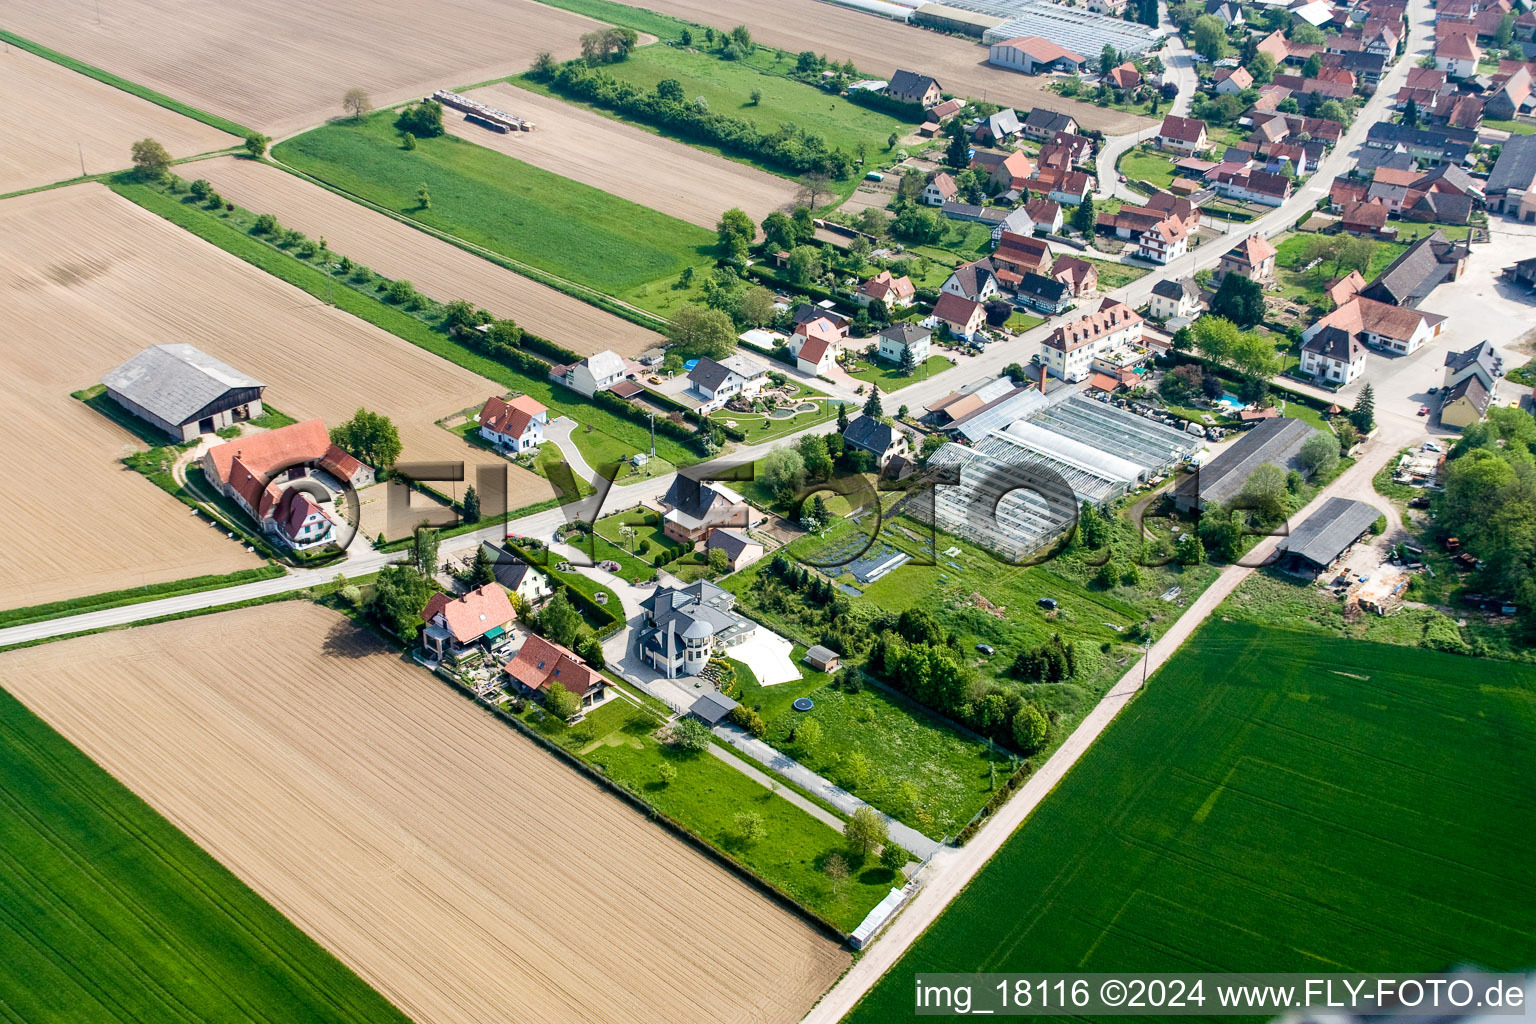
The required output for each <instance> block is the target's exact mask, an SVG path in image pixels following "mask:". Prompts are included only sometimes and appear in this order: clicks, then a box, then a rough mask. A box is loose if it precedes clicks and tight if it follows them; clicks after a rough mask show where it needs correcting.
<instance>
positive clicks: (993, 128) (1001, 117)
mask: <svg viewBox="0 0 1536 1024" xmlns="http://www.w3.org/2000/svg"><path fill="white" fill-rule="evenodd" d="M1023 127H1024V126H1023V125H1021V124H1020V123H1019V115H1018V113H1017V112H1015V111H1014V109H1013V108H1012V107H1007V108H1005V109H1003V110H999V111H998V112H997V113H995V114H993V115H992V116H991V117H989V118H987V131H988V132H990V133H991V135H992V138H994V139H1006V138H1007V137H1008V136H1010V135H1015V134H1017V133H1018V132H1019V131H1021V130H1022V129H1023Z"/></svg>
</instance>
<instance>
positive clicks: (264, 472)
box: [202, 419, 374, 548]
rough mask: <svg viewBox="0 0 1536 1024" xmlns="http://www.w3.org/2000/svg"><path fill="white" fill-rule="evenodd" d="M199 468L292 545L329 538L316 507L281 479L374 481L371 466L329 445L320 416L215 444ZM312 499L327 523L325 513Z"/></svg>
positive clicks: (337, 483)
mask: <svg viewBox="0 0 1536 1024" xmlns="http://www.w3.org/2000/svg"><path fill="white" fill-rule="evenodd" d="M202 467H203V475H204V476H205V477H206V478H207V480H208V482H209V483H210V484H212V485H213V487H214V488H215V489H217V490H218V491H219V492H220V493H222V494H224V495H226V496H227V497H228V498H229V499H230V500H231V501H233V502H234V503H235V504H237V505H239V506H240V508H241V509H243V510H244V511H245V513H246V514H247V515H249V516H250V517H251V518H252V519H254V520H255V521H256V525H257V526H258V527H260V528H261V530H262V532H264V533H267V534H271V535H272V536H275V537H277V538H278V539H279V540H281V541H282V542H283V543H285V544H287V545H288V546H289V547H294V548H298V547H301V546H302V547H314V546H315V545H317V544H321V543H324V542H325V541H328V540H330V539H331V538H330V536H329V535H328V532H327V530H326V529H325V528H323V527H322V526H321V525H320V519H318V518H316V516H315V514H314V512H315V510H310V509H308V508H307V507H306V506H305V505H304V504H303V503H302V502H298V499H296V498H292V497H289V495H290V494H291V493H292V492H293V490H294V488H291V487H288V488H285V487H284V484H286V483H289V482H291V481H294V480H298V479H303V478H315V479H317V480H319V481H320V482H322V483H325V485H326V489H327V490H334V489H335V487H336V486H351V487H353V488H358V489H360V488H363V487H367V486H368V485H369V484H371V483H373V481H374V474H373V470H372V469H371V468H370V467H368V466H366V465H364V464H363V463H362V462H360V461H358V460H357V459H355V458H353V457H352V456H351V455H348V454H347V453H346V452H344V451H342V450H341V449H340V448H338V447H336V445H334V444H332V443H331V436H330V434H329V433H328V432H327V431H326V429H325V423H324V421H322V420H318V419H315V420H305V421H304V422H303V423H293V424H290V425H289V426H286V427H279V428H278V429H276V430H267V431H263V432H262V433H259V434H252V435H250V436H248V437H240V438H236V439H235V440H233V441H226V442H225V443H224V444H218V445H214V446H213V447H212V448H209V449H208V450H207V451H206V452H204V453H203V458H202ZM327 477H329V478H330V480H329V481H327V480H326V479H325V478H327ZM333 485H335V486H333ZM309 500H310V501H311V502H313V497H311V498H310V499H309ZM295 502H298V504H297V507H295ZM315 504H316V509H317V510H319V513H320V515H321V516H324V517H325V521H326V523H328V524H329V523H330V519H329V516H327V515H326V514H325V512H324V510H323V509H319V505H318V503H315ZM300 511H302V512H303V514H302V515H299V514H298V512H300ZM317 538H318V539H317Z"/></svg>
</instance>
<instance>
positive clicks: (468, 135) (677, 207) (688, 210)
mask: <svg viewBox="0 0 1536 1024" xmlns="http://www.w3.org/2000/svg"><path fill="white" fill-rule="evenodd" d="M471 95H473V96H474V97H475V99H477V100H479V101H481V102H482V103H488V104H490V105H491V106H493V107H497V108H500V109H502V110H505V111H507V112H508V113H511V114H516V115H517V116H518V117H526V118H527V119H528V120H530V121H532V122H534V123H535V124H536V125H537V126H538V127H537V130H535V131H532V132H509V133H507V134H505V135H501V134H498V133H496V132H493V131H488V130H486V129H484V128H480V127H478V126H476V125H473V124H470V123H469V122H467V121H465V120H464V119H463V118H461V117H457V116H453V117H449V116H444V118H443V124H444V125H445V126H446V127H447V128H448V130H449V131H450V132H452V133H453V134H454V135H457V136H458V137H459V138H461V139H467V140H469V141H470V142H474V143H477V144H479V145H482V146H488V147H490V148H491V149H496V150H500V151H501V152H503V153H507V154H509V155H511V156H515V157H517V158H518V159H519V160H524V161H526V162H528V163H530V164H533V165H535V166H537V167H542V168H544V169H545V170H547V171H553V172H554V173H556V174H559V175H563V176H564V177H567V178H574V179H575V180H576V181H580V182H585V183H586V184H588V185H592V186H593V187H595V188H600V189H602V190H603V191H605V192H609V193H612V194H613V195H616V196H623V197H624V198H625V199H629V200H631V201H633V202H636V203H639V204H640V205H641V206H649V207H650V208H651V209H653V210H660V211H661V212H662V213H666V214H671V215H672V216H674V217H677V218H679V219H681V220H686V221H691V222H692V223H694V224H698V225H701V226H702V227H706V228H709V229H710V230H714V227H715V224H716V223H717V222H718V221H719V220H720V213H721V211H723V210H727V209H730V208H731V207H733V206H739V207H741V208H742V209H743V210H745V211H747V213H748V214H750V215H751V217H752V220H753V222H754V223H756V222H760V221H762V219H763V218H764V217H767V216H768V215H769V214H770V213H772V212H773V211H775V210H787V209H791V208H793V206H794V199H795V190H796V186H795V183H794V182H792V181H789V180H788V179H786V178H779V177H776V176H774V175H772V174H769V173H767V172H766V171H760V170H758V169H756V168H755V167H749V166H747V165H746V164H740V163H737V162H735V161H734V160H727V159H725V158H724V157H721V156H716V155H715V154H713V153H706V152H704V151H702V150H698V149H694V148H692V147H690V146H685V145H683V144H682V143H680V142H674V141H673V140H671V139H667V138H663V137H662V136H660V135H656V134H654V133H652V132H648V131H644V130H642V129H640V128H636V127H633V126H632V125H628V124H625V123H624V122H622V121H616V120H614V119H613V118H611V117H604V116H603V115H601V114H598V113H594V112H593V111H590V110H586V109H583V108H581V107H577V106H574V105H572V104H569V103H562V102H561V101H560V100H557V99H553V98H551V97H548V96H542V95H540V94H539V93H536V92H529V91H528V90H526V89H519V88H517V87H516V86H513V85H507V84H505V83H501V84H497V85H489V86H486V87H485V88H483V89H476V90H474V92H473V93H472V94H471Z"/></svg>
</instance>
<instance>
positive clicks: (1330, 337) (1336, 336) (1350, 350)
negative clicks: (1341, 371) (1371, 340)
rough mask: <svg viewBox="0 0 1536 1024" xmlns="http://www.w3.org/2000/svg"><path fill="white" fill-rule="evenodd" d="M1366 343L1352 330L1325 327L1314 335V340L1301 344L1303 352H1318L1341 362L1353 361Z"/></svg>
mask: <svg viewBox="0 0 1536 1024" xmlns="http://www.w3.org/2000/svg"><path fill="white" fill-rule="evenodd" d="M1364 347H1365V345H1364V344H1363V343H1362V342H1361V341H1360V340H1359V339H1358V338H1356V337H1355V336H1354V335H1353V334H1351V333H1350V332H1348V331H1346V330H1343V329H1342V328H1339V327H1324V328H1323V329H1322V330H1320V331H1318V332H1317V333H1316V334H1314V335H1312V340H1310V341H1308V342H1306V343H1304V344H1303V345H1302V346H1301V349H1302V351H1303V352H1316V353H1317V354H1318V355H1320V356H1324V357H1326V358H1328V359H1332V360H1335V361H1337V362H1340V363H1352V362H1354V361H1355V356H1356V355H1358V354H1359V353H1360V351H1361V349H1363V348H1364Z"/></svg>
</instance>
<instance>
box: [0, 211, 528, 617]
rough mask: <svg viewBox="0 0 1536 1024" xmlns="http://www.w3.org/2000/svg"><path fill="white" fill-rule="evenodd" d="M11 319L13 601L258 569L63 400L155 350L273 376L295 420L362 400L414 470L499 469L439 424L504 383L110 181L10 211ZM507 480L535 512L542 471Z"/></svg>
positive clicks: (8, 426)
mask: <svg viewBox="0 0 1536 1024" xmlns="http://www.w3.org/2000/svg"><path fill="white" fill-rule="evenodd" d="M0 323H3V324H5V325H7V327H6V329H5V330H3V331H0V362H3V365H4V366H5V368H6V373H4V374H3V375H0V396H3V400H0V434H3V436H5V437H6V438H7V440H8V442H9V443H7V444H6V445H5V446H3V448H0V470H4V474H5V475H4V479H5V484H4V494H5V500H6V504H7V505H8V507H9V508H10V510H11V513H12V515H13V516H14V517H15V521H17V522H23V523H30V524H32V525H31V526H30V527H28V528H25V529H19V530H12V531H11V532H10V533H9V535H8V536H7V538H6V551H5V555H6V557H4V558H0V594H3V595H4V598H5V600H4V604H5V606H7V607H20V606H23V605H30V604H36V603H41V602H44V601H52V600H58V599H61V598H65V597H72V596H78V595H80V594H89V593H100V592H102V591H106V590H115V589H118V588H120V587H130V586H137V585H141V584H144V583H149V582H158V581H164V580H174V579H182V578H184V577H187V576H193V575H199V574H202V573H209V572H228V571H230V570H232V569H236V568H241V567H245V566H250V565H256V564H259V563H258V562H257V561H256V559H255V557H254V556H252V555H246V554H244V552H242V551H241V550H240V548H239V547H237V546H236V545H235V543H234V542H233V541H230V540H228V539H224V538H221V537H219V536H218V534H217V533H216V532H215V531H214V530H213V529H212V528H210V527H208V526H206V525H199V524H198V522H197V520H195V519H193V518H192V517H191V515H190V513H189V512H188V511H187V510H186V508H185V507H184V506H183V505H181V504H179V503H178V502H176V501H175V500H174V499H172V498H171V497H170V496H169V495H167V494H165V493H163V492H162V491H160V490H159V489H157V488H156V487H155V486H154V485H153V484H152V483H150V482H149V480H147V479H145V478H144V477H142V476H139V475H138V474H137V473H133V472H131V471H129V470H126V469H124V468H123V467H122V466H121V465H119V464H118V462H117V460H118V458H119V457H120V455H121V454H122V452H123V451H124V450H125V448H127V447H129V446H130V445H136V444H137V443H136V442H135V441H134V439H133V437H132V436H131V435H130V434H128V433H127V432H126V431H124V430H123V429H122V428H121V427H119V426H117V425H116V424H114V423H112V422H111V421H110V420H108V419H106V418H105V417H104V416H102V415H100V414H98V413H96V412H94V411H92V410H90V409H89V408H87V407H86V406H84V405H82V404H81V403H80V402H78V401H76V400H74V399H72V398H71V397H70V392H72V391H75V390H78V389H81V388H85V387H89V386H91V385H93V384H95V383H96V382H97V381H99V380H100V379H101V375H102V374H103V373H105V372H106V371H107V370H110V369H111V368H112V367H114V366H116V365H117V364H118V363H120V362H122V361H123V360H125V359H127V358H128V357H129V356H131V355H133V354H134V353H136V352H138V351H139V350H140V349H142V348H144V347H146V346H149V345H155V344H160V343H163V342H186V343H188V344H192V345H196V346H197V347H198V348H201V349H203V350H204V351H206V352H209V353H211V354H212V355H214V356H217V357H218V358H220V359H223V360H224V361H225V362H228V363H229V364H231V365H232V366H235V367H238V368H240V369H242V370H244V371H245V372H247V373H249V374H251V375H252V376H254V377H256V378H257V379H258V380H261V381H263V382H264V383H266V384H267V392H266V399H267V401H268V402H270V404H271V405H272V406H274V407H275V408H277V409H280V410H282V411H283V412H285V413H287V414H289V415H290V416H295V417H299V418H306V417H311V416H321V417H324V419H325V420H326V422H327V423H328V424H334V423H337V422H340V421H341V420H344V419H346V418H347V417H349V416H350V415H351V414H352V413H353V411H354V410H356V409H357V408H358V407H359V406H364V407H367V408H369V409H372V410H374V411H376V412H381V413H384V414H385V415H387V416H389V417H391V418H392V419H393V420H394V422H395V424H396V426H397V427H398V428H399V430H400V439H401V442H402V444H403V446H404V449H405V451H404V454H403V456H402V458H404V459H406V460H446V459H463V460H465V461H466V462H468V463H470V464H471V465H475V464H477V463H479V462H480V461H482V460H485V461H495V457H494V456H492V455H490V454H488V453H486V452H483V451H481V450H480V449H478V448H472V447H471V446H469V445H467V444H465V443H464V442H462V441H461V440H459V439H458V438H457V437H455V436H454V435H452V434H450V433H449V432H447V431H446V430H443V429H442V428H440V427H438V426H436V420H438V419H439V418H441V417H443V416H446V415H449V414H451V413H454V412H457V411H458V410H460V409H463V408H466V407H468V406H470V405H478V404H480V403H481V402H483V401H484V400H485V399H486V398H487V397H489V396H490V395H492V394H498V393H501V392H502V390H503V388H502V386H501V385H500V384H497V383H495V382H492V381H489V380H486V379H485V378H483V377H479V376H477V375H476V374H473V373H470V372H469V371H467V370H464V369H461V368H459V367H457V366H455V365H453V364H452V363H449V362H446V361H444V360H441V359H438V358H436V357H435V356H432V355H430V354H428V353H426V352H424V351H422V350H421V349H419V348H416V347H415V346H413V345H410V344H408V343H407V342H405V341H402V340H401V339H399V338H397V337H395V336H394V335H392V334H388V333H386V332H384V331H382V330H379V329H378V328H376V327H374V326H372V325H371V324H368V323H365V322H364V321H362V320H358V319H356V318H354V317H352V316H349V315H348V314H345V313H342V312H340V311H339V310H335V309H332V308H330V307H328V306H326V305H325V304H324V303H321V302H318V301H316V300H315V299H314V298H312V297H311V296H310V295H308V294H306V293H304V292H302V291H299V290H298V289H297V288H294V287H292V286H291V285H288V284H285V283H283V282H282V281H279V280H278V279H277V278H275V277H271V276H269V275H268V274H266V273H264V272H263V271H260V270H257V269H256V268H255V267H252V266H250V265H248V264H246V263H243V262H241V261H240V260H238V259H236V258H235V257H233V256H230V255H229V254H227V253H225V252H224V251H222V250H220V249H218V248H215V247H214V246H212V245H210V244H209V243H207V242H204V241H202V240H201V239H199V238H197V237H196V236H194V235H192V234H190V233H189V232H186V231H183V230H182V229H181V228H179V227H176V226H175V225H173V224H171V223H169V222H168V221H164V220H162V219H160V218H159V217H156V216H155V215H153V214H151V213H149V212H148V211H145V210H142V209H140V208H139V207H137V206H134V205H133V204H132V203H130V202H128V201H127V200H126V199H123V198H122V197H120V196H117V195H114V194H113V193H112V192H110V191H109V190H107V189H106V188H105V187H103V186H101V185H97V184H84V185H72V186H69V187H67V188H61V189H55V190H53V191H51V192H37V193H33V194H31V195H27V196H18V197H15V198H12V199H7V200H5V201H3V202H0ZM140 447H142V446H140ZM470 472H471V474H472V473H473V470H470ZM511 473H512V476H511V478H510V479H509V485H510V487H511V488H512V493H516V494H520V495H530V497H528V499H527V500H528V501H529V502H532V501H537V500H541V498H542V496H544V495H547V494H548V493H549V486H548V484H547V482H546V481H545V480H544V479H543V478H542V477H538V476H535V475H534V474H532V473H529V472H528V471H526V470H522V469H517V468H515V467H514V468H512V469H511ZM471 478H472V477H471ZM65 552H67V555H66V554H65Z"/></svg>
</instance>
